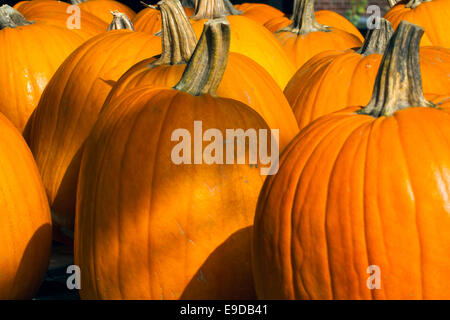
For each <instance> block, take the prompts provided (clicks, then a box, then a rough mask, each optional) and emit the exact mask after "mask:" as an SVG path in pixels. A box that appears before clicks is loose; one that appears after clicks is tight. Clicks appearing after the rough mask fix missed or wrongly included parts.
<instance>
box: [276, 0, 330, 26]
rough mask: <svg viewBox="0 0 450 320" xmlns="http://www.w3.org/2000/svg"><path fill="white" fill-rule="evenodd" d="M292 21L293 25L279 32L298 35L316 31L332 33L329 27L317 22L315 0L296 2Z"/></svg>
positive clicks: (297, 0)
mask: <svg viewBox="0 0 450 320" xmlns="http://www.w3.org/2000/svg"><path fill="white" fill-rule="evenodd" d="M291 20H292V21H293V22H292V24H291V25H289V26H287V27H285V28H282V29H281V30H278V31H277V32H292V33H296V34H298V35H305V34H308V33H311V32H316V31H322V32H330V29H329V28H328V27H327V26H325V25H322V24H320V23H318V22H317V21H316V15H315V13H314V0H295V2H294V12H293V14H292V17H291Z"/></svg>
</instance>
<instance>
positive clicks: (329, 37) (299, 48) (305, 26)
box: [275, 0, 362, 69]
mask: <svg viewBox="0 0 450 320" xmlns="http://www.w3.org/2000/svg"><path fill="white" fill-rule="evenodd" d="M275 36H276V37H277V39H278V40H279V41H280V43H281V44H282V45H283V47H284V49H285V50H286V53H287V55H288V56H289V58H290V59H291V61H292V62H293V64H294V66H295V68H296V69H298V68H300V67H301V66H302V65H304V64H305V62H306V61H308V60H309V59H310V58H312V57H313V56H315V55H316V54H318V53H320V52H323V51H327V50H345V49H349V48H359V47H360V46H361V44H362V42H361V40H360V39H359V38H358V37H356V36H354V35H353V34H350V33H348V32H345V31H343V30H340V29H336V28H332V27H331V28H330V27H328V26H325V25H321V24H319V23H318V22H317V21H316V18H315V15H314V0H299V1H298V2H296V6H295V7H294V13H293V23H292V24H291V25H289V26H287V27H285V28H282V29H280V30H278V31H277V32H276V33H275Z"/></svg>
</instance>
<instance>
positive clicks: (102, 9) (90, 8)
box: [70, 0, 136, 24]
mask: <svg viewBox="0 0 450 320" xmlns="http://www.w3.org/2000/svg"><path fill="white" fill-rule="evenodd" d="M70 2H71V3H72V4H73V5H78V6H79V7H80V8H81V9H82V10H83V11H85V12H89V13H91V14H93V15H94V16H96V17H98V18H100V19H101V20H102V21H104V22H105V23H108V24H109V23H110V22H111V11H119V12H122V13H124V14H126V15H127V17H129V18H130V19H133V18H134V16H135V15H136V13H135V12H134V11H133V10H131V9H130V8H129V7H127V6H126V5H124V4H122V3H120V2H119V1H114V0H70Z"/></svg>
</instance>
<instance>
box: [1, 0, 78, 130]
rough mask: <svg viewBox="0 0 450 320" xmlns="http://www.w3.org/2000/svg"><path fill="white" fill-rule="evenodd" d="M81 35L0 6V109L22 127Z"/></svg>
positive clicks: (21, 128) (18, 126)
mask: <svg viewBox="0 0 450 320" xmlns="http://www.w3.org/2000/svg"><path fill="white" fill-rule="evenodd" d="M85 39H86V38H85V37H82V36H81V35H80V34H76V33H74V32H72V31H71V30H69V29H67V28H62V27H58V26H55V25H51V24H48V23H46V22H45V21H36V22H30V21H27V20H26V19H25V18H24V17H23V16H22V15H21V14H20V13H19V12H18V11H16V10H14V9H13V8H11V7H10V6H8V5H3V6H1V7H0V43H1V44H2V49H1V50H0V70H1V72H0V112H2V113H3V114H4V115H5V116H6V117H7V118H8V119H9V120H10V121H11V122H12V123H13V124H14V125H15V126H16V127H17V128H18V129H19V131H22V130H23V128H24V127H25V124H26V123H27V121H28V118H29V116H30V115H31V113H32V112H33V110H34V108H35V107H36V106H37V104H38V101H39V98H40V96H41V93H42V91H43V90H44V88H45V86H46V85H47V82H48V81H49V80H50V78H51V77H52V76H53V74H54V73H55V71H56V69H58V67H59V66H60V64H61V63H62V62H63V61H64V60H65V59H66V57H67V56H68V55H69V54H70V53H72V51H73V50H75V49H76V48H77V47H78V46H79V45H81V44H82V43H83V42H84V41H85Z"/></svg>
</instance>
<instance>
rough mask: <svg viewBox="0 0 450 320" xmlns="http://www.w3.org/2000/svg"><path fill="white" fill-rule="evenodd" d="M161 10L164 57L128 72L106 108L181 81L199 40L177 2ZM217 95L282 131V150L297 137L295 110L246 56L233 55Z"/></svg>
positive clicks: (168, 2)
mask: <svg viewBox="0 0 450 320" xmlns="http://www.w3.org/2000/svg"><path fill="white" fill-rule="evenodd" d="M160 8H161V12H162V14H163V16H164V17H166V21H167V22H166V23H164V27H163V31H162V38H163V40H162V42H163V48H164V49H163V53H162V55H161V57H158V58H149V59H146V60H143V61H141V62H139V63H138V64H136V65H135V66H133V67H132V68H131V69H130V70H128V71H127V72H126V73H125V74H124V75H123V76H122V77H121V78H120V79H119V80H118V82H117V84H116V85H115V86H114V87H113V89H112V90H111V93H110V95H109V97H108V98H107V100H106V104H107V103H108V101H109V100H111V99H114V98H115V97H117V96H119V95H121V94H122V93H124V92H126V91H129V90H130V89H132V88H136V87H139V86H145V85H158V86H168V87H173V86H174V85H176V84H177V83H178V82H179V81H180V78H181V76H182V75H183V72H184V70H185V67H186V64H187V62H188V61H189V59H190V57H191V54H192V52H193V51H194V49H195V45H196V36H195V34H194V31H193V30H192V27H191V25H190V23H189V20H188V18H187V17H186V15H185V14H184V12H183V9H182V7H181V5H180V4H179V1H178V0H166V1H164V2H162V3H161V5H160ZM169 18H170V19H169ZM217 94H218V95H219V96H220V97H224V98H231V99H234V100H238V101H241V102H243V103H245V104H247V105H248V106H250V107H251V108H252V109H254V110H255V111H257V112H258V113H259V114H260V115H261V116H262V117H263V118H264V120H265V121H266V122H267V124H268V125H269V127H270V128H272V129H279V130H280V132H279V134H280V150H282V149H283V148H284V147H285V146H286V145H287V144H288V143H289V142H290V141H291V140H292V138H293V137H294V136H295V135H296V134H297V133H298V126H297V123H296V120H295V118H294V116H293V113H292V109H291V107H290V106H289V103H288V102H287V101H286V98H285V97H284V95H283V92H282V91H281V89H280V88H279V87H278V85H277V84H276V83H275V81H274V80H273V79H272V78H271V77H270V75H269V74H268V73H267V71H265V70H264V68H262V67H261V66H259V65H258V64H257V63H256V62H254V61H253V60H251V59H250V58H247V57H246V56H243V55H241V54H238V53H230V55H229V57H228V64H227V68H226V70H225V74H224V76H223V79H222V81H221V83H220V86H219V88H218V90H217Z"/></svg>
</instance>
